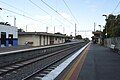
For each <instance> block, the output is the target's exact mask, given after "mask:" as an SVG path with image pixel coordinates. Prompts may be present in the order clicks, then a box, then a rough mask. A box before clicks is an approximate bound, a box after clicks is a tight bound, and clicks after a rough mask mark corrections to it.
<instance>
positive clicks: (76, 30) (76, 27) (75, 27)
mask: <svg viewBox="0 0 120 80" xmlns="http://www.w3.org/2000/svg"><path fill="white" fill-rule="evenodd" d="M76 28H77V27H76V23H75V37H76V31H77V30H76Z"/></svg>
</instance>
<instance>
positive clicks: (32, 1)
mask: <svg viewBox="0 0 120 80" xmlns="http://www.w3.org/2000/svg"><path fill="white" fill-rule="evenodd" d="M29 2H30V3H32V4H33V5H34V6H36V7H38V8H39V9H40V10H42V11H43V12H45V13H46V14H48V15H50V14H49V13H48V12H47V11H45V10H44V9H42V8H41V7H40V6H38V5H37V4H35V3H34V2H33V1H31V0H29Z"/></svg>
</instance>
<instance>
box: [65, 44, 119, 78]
mask: <svg viewBox="0 0 120 80" xmlns="http://www.w3.org/2000/svg"><path fill="white" fill-rule="evenodd" d="M82 54H83V55H80V57H78V59H77V60H76V62H75V63H74V64H73V65H72V68H71V69H70V70H69V71H68V72H67V74H66V77H65V78H64V80H120V55H118V54H117V53H114V52H112V51H111V50H110V49H108V48H106V47H102V46H99V45H97V44H91V45H90V46H89V47H88V48H87V49H86V50H85V51H84V52H83V53H82ZM81 56H82V57H81ZM81 58H82V59H81ZM80 59H81V60H80ZM74 68H75V69H74Z"/></svg>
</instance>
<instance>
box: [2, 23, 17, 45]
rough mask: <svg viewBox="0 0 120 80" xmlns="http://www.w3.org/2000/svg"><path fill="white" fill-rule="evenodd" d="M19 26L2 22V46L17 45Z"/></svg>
mask: <svg viewBox="0 0 120 80" xmlns="http://www.w3.org/2000/svg"><path fill="white" fill-rule="evenodd" d="M17 45H18V31H17V27H14V26H10V25H2V24H0V47H7V46H17Z"/></svg>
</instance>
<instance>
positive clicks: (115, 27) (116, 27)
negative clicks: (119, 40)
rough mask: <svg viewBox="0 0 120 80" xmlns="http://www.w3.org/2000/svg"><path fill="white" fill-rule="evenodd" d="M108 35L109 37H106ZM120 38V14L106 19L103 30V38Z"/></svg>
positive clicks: (111, 15)
mask: <svg viewBox="0 0 120 80" xmlns="http://www.w3.org/2000/svg"><path fill="white" fill-rule="evenodd" d="M106 33H107V36H106ZM105 37H107V38H110V37H120V14H119V15H113V14H110V15H109V16H108V17H107V19H106V24H105V27H104V30H103V38H105Z"/></svg>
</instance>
